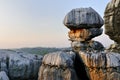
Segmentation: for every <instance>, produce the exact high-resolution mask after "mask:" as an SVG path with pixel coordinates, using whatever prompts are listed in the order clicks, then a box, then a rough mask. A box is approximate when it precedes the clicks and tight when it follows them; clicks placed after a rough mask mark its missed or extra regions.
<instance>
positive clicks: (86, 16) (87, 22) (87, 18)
mask: <svg viewBox="0 0 120 80" xmlns="http://www.w3.org/2000/svg"><path fill="white" fill-rule="evenodd" d="M103 24H104V21H103V19H102V18H101V17H100V15H99V14H98V13H97V12H96V11H95V10H94V9H92V8H91V7H89V8H77V9H73V10H71V11H70V12H69V13H68V14H67V15H66V16H65V18H64V25H65V26H67V27H68V28H69V29H81V28H84V29H86V28H100V27H102V25H103Z"/></svg>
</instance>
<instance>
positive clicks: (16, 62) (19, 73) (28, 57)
mask: <svg viewBox="0 0 120 80" xmlns="http://www.w3.org/2000/svg"><path fill="white" fill-rule="evenodd" d="M41 62H42V56H40V55H35V54H28V53H24V52H17V51H14V50H0V64H1V65H0V70H1V71H5V72H6V73H7V74H8V76H9V78H10V79H11V80H36V79H37V77H38V70H39V67H40V65H41Z"/></svg>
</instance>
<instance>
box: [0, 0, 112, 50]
mask: <svg viewBox="0 0 120 80" xmlns="http://www.w3.org/2000/svg"><path fill="white" fill-rule="evenodd" d="M109 1H110V0H102V1H101V0H76V1H75V0H74V1H73V0H0V48H21V47H38V46H43V47H67V46H70V41H68V36H67V33H68V31H69V30H68V29H67V28H66V27H65V26H64V25H63V19H64V17H65V15H66V14H67V13H68V12H69V11H70V10H71V9H73V8H80V7H92V8H94V9H95V10H96V11H97V12H98V13H99V14H100V15H101V16H102V17H103V16H104V10H105V7H106V5H107V3H108V2H109ZM95 40H97V41H101V42H102V43H103V44H104V45H105V46H108V45H109V44H110V43H111V41H110V40H109V39H108V37H106V36H105V35H102V36H100V37H98V38H96V39H95Z"/></svg>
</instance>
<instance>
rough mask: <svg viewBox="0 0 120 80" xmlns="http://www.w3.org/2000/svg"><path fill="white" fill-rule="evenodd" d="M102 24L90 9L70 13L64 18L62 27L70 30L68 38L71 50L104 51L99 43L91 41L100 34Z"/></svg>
mask: <svg viewBox="0 0 120 80" xmlns="http://www.w3.org/2000/svg"><path fill="white" fill-rule="evenodd" d="M103 23H104V22H103V19H102V18H101V17H100V15H99V14H98V13H97V12H96V11H95V10H94V9H92V8H77V9H73V10H72V11H70V12H69V13H68V14H67V15H66V16H65V18H64V25H65V26H67V27H68V28H69V29H70V31H69V33H68V36H69V38H70V40H71V41H72V43H71V46H72V48H73V50H74V51H78V52H79V51H80V50H104V47H103V46H102V44H101V43H100V42H97V41H93V40H91V39H92V38H94V37H96V36H99V35H101V34H102V32H103V29H101V27H102V25H103Z"/></svg>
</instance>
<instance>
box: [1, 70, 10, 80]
mask: <svg viewBox="0 0 120 80" xmlns="http://www.w3.org/2000/svg"><path fill="white" fill-rule="evenodd" d="M0 80H9V78H8V76H7V74H6V73H5V72H4V71H1V72H0Z"/></svg>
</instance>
